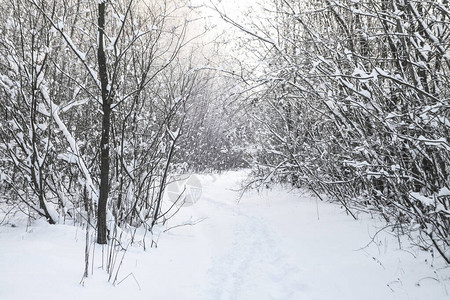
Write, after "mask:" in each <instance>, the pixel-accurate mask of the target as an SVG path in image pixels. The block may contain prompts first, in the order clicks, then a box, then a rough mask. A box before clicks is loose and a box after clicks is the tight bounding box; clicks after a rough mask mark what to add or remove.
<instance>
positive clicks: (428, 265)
mask: <svg viewBox="0 0 450 300" xmlns="http://www.w3.org/2000/svg"><path fill="white" fill-rule="evenodd" d="M243 176H244V173H243V172H228V173H226V174H223V175H201V176H198V178H199V179H200V181H201V183H202V185H203V194H202V197H201V198H200V200H199V201H198V202H197V203H195V204H194V205H192V206H188V207H183V208H182V209H181V210H180V212H179V214H178V215H176V217H174V218H173V219H172V220H170V222H169V223H168V224H167V225H166V226H167V227H173V226H177V225H179V224H184V223H197V222H198V221H200V222H198V223H197V224H196V225H193V226H189V225H186V226H179V227H175V228H173V229H171V230H169V231H167V232H161V234H160V235H159V238H158V247H157V248H149V249H147V251H143V250H142V248H140V247H130V248H129V249H128V251H127V253H126V255H125V259H124V260H123V265H122V267H121V268H120V272H119V275H118V278H119V280H118V282H120V284H118V285H116V286H112V284H110V283H108V281H107V279H108V278H107V274H106V272H105V271H103V270H102V269H101V268H100V266H101V251H100V250H101V247H99V246H96V254H95V256H94V264H93V266H94V274H93V275H92V274H90V277H89V278H88V279H86V280H85V282H84V286H82V285H80V284H79V282H80V280H81V278H82V275H83V270H84V247H85V242H84V235H85V233H84V231H83V230H81V229H79V228H78V229H77V228H75V227H73V226H69V225H56V226H51V225H47V224H46V223H45V222H42V221H38V222H36V223H34V224H33V225H32V226H31V227H28V228H26V227H23V226H22V225H19V226H17V227H11V226H3V227H0V299H2V300H9V299H14V300H16V299H34V300H37V299H45V300H53V299H64V300H67V299H78V300H80V299H83V300H85V299H96V300H98V299H169V300H170V299H214V300H216V299H258V300H263V299H306V300H309V299H333V300H336V299H346V300H348V299H380V300H385V299H433V300H438V299H449V298H450V268H449V267H446V266H445V264H444V263H443V261H442V260H441V259H440V258H439V257H437V256H436V257H435V258H433V257H432V255H431V254H430V253H426V252H423V251H419V250H417V249H414V248H411V247H409V246H408V245H407V243H406V242H403V243H402V244H401V249H400V245H399V241H398V240H397V239H396V238H395V237H394V236H392V235H390V234H389V232H381V233H380V234H379V235H377V236H376V237H375V238H374V240H373V242H372V243H371V241H372V240H371V237H373V235H374V234H375V233H376V232H377V231H378V230H379V229H380V228H381V227H382V226H383V223H382V222H377V221H376V220H373V219H370V218H369V217H368V216H365V217H361V218H360V220H358V221H354V220H353V219H352V218H351V217H349V216H347V215H346V214H345V212H344V211H343V210H342V209H341V208H340V207H339V206H337V205H334V204H329V203H324V202H320V201H317V200H316V199H315V198H313V197H311V196H310V195H308V194H307V193H304V192H303V193H302V192H299V191H291V192H288V191H287V190H285V189H282V188H278V189H272V190H266V191H263V192H262V193H260V194H258V193H256V192H250V193H247V194H245V195H244V197H243V198H242V199H241V200H240V203H239V204H238V203H237V201H236V200H237V196H238V193H237V192H235V191H233V190H235V189H237V188H238V187H239V184H238V181H239V180H240V179H242V178H243ZM201 220H202V221H201ZM161 231H162V230H161ZM368 244H369V245H368ZM366 245H368V246H367V247H366ZM127 276H128V277H127Z"/></svg>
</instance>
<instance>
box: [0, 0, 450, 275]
mask: <svg viewBox="0 0 450 300" xmlns="http://www.w3.org/2000/svg"><path fill="white" fill-rule="evenodd" d="M195 2H198V3H195ZM203 2H204V3H203ZM203 2H202V1H188V0H134V1H133V0H98V1H91V0H0V3H1V7H2V10H1V11H0V20H1V22H0V115H1V118H0V166H1V168H0V190H1V195H0V210H1V211H2V216H3V217H2V219H0V222H1V224H2V225H7V224H10V221H9V220H10V219H12V218H14V217H15V216H17V215H24V216H26V217H27V218H28V220H29V222H30V223H31V222H33V221H34V220H37V219H44V220H46V222H48V223H49V224H71V225H74V226H76V227H79V228H83V229H84V230H85V233H86V270H85V275H86V276H87V275H88V268H89V264H88V262H89V253H90V250H89V249H88V248H89V247H88V245H91V244H92V243H97V244H100V245H108V247H109V248H108V249H110V250H109V251H110V253H111V254H110V256H109V259H108V265H107V267H106V269H107V271H108V272H110V273H111V274H112V273H113V271H114V270H115V269H114V268H115V264H116V263H118V261H119V260H120V258H117V257H120V256H121V254H117V253H118V252H120V251H119V250H118V252H114V253H113V251H112V250H111V249H119V248H120V249H122V250H123V249H124V248H126V247H124V246H123V244H124V243H126V242H125V241H124V236H128V235H127V234H126V233H128V234H131V236H132V237H131V243H137V244H139V245H143V247H144V248H148V247H153V246H156V241H152V242H151V244H148V243H147V242H146V241H145V237H146V235H145V234H144V235H143V238H142V239H141V238H140V236H139V238H138V236H137V235H136V236H135V233H136V232H140V231H143V232H148V235H149V236H151V234H152V233H153V230H154V228H156V227H157V226H159V225H161V224H165V223H166V222H167V221H168V220H169V219H170V218H172V217H173V216H174V215H176V214H177V213H178V211H179V209H180V207H179V206H178V205H177V202H183V201H184V196H183V193H181V195H180V196H179V197H178V199H176V201H175V203H173V204H172V205H165V204H164V194H165V190H166V187H167V185H168V184H170V182H171V181H173V180H174V178H175V177H174V176H176V175H180V174H192V173H217V172H225V171H227V170H237V169H246V170H250V171H249V175H248V177H247V178H246V179H245V181H244V184H243V186H242V193H245V192H248V191H254V190H258V191H261V190H266V189H270V188H271V187H272V186H274V185H277V184H283V185H285V186H289V187H290V188H299V189H307V190H308V191H311V192H312V193H313V194H314V195H315V196H316V197H317V198H318V199H319V200H320V201H331V202H335V203H338V204H339V205H340V206H341V207H343V209H344V210H345V212H346V214H348V217H349V218H354V219H358V218H359V217H360V216H362V215H370V216H372V217H376V218H381V219H382V220H383V222H384V224H385V228H389V230H390V231H391V232H392V233H393V234H395V235H398V236H403V237H406V238H407V239H408V242H409V243H410V244H411V245H413V246H414V247H417V248H419V249H422V250H424V251H433V252H435V253H436V256H439V257H441V258H442V259H443V260H444V261H445V262H446V263H447V264H450V140H449V137H450V73H449V72H450V50H449V47H450V3H449V2H448V1H447V0H432V1H419V0H305V1H296V0H265V1H259V2H258V3H256V2H255V4H254V5H249V6H248V7H247V8H245V9H243V11H239V14H238V13H237V12H235V11H233V12H229V8H226V7H225V6H224V3H225V2H226V1H225V0H223V1H212V0H211V1H203ZM222 2H224V3H222ZM217 24H220V26H218V25H217ZM183 192H184V191H183ZM111 277H114V276H113V275H111V276H110V278H111Z"/></svg>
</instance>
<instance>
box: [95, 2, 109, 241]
mask: <svg viewBox="0 0 450 300" xmlns="http://www.w3.org/2000/svg"><path fill="white" fill-rule="evenodd" d="M105 6H106V3H105V2H101V3H99V5H98V50H97V58H98V68H99V75H100V83H101V88H102V111H103V119H102V139H101V141H100V197H99V199H98V215H97V218H98V219H97V243H99V244H106V243H107V231H106V206H107V203H108V192H109V132H110V129H111V92H110V91H109V90H108V73H107V69H106V55H105V50H104V45H103V44H104V28H105Z"/></svg>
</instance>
